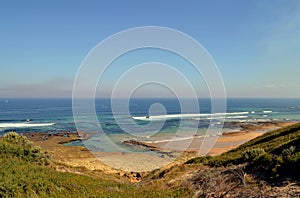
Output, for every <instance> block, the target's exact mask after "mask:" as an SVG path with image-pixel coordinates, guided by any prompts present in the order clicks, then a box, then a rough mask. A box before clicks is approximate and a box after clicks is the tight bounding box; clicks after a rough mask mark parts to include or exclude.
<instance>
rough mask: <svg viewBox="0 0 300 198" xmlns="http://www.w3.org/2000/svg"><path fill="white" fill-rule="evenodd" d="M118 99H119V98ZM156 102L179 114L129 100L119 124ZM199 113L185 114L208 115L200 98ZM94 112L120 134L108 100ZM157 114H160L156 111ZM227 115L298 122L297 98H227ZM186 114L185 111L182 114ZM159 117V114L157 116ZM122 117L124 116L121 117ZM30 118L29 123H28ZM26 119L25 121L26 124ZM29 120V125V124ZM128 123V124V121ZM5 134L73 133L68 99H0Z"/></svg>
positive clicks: (170, 124)
mask: <svg viewBox="0 0 300 198" xmlns="http://www.w3.org/2000/svg"><path fill="white" fill-rule="evenodd" d="M120 100H121V99H120ZM154 103H159V104H161V105H163V106H164V108H165V110H166V112H167V114H180V113H182V112H181V110H180V103H179V101H178V100H176V99H131V100H130V105H129V109H130V114H131V115H130V117H128V116H126V115H125V114H124V115H123V114H122V112H119V114H118V115H115V116H119V117H118V118H119V119H118V122H124V124H132V122H131V121H132V117H131V116H133V117H143V116H146V115H148V114H149V108H150V106H151V105H152V104H154ZM199 106H200V107H199V108H200V112H193V111H192V109H191V110H190V112H188V113H201V114H208V113H210V112H211V110H210V109H211V108H210V99H199ZM95 107H96V112H97V115H98V119H99V123H100V125H101V126H102V128H103V130H104V132H105V133H108V134H122V133H123V132H124V131H123V130H122V129H121V128H120V127H119V125H118V123H117V122H116V119H115V117H114V116H113V115H112V112H111V104H110V99H96V100H95ZM158 112H159V111H158ZM227 112H229V113H240V112H244V113H242V114H241V115H239V114H233V115H227V119H226V120H227V121H240V122H255V121H267V120H293V121H299V120H300V99H228V100H227ZM185 113H186V112H185ZM157 114H159V113H157ZM122 116H123V117H122ZM27 119H29V120H27ZM26 120H27V122H26ZM185 120H186V122H187V123H194V122H198V127H199V128H201V127H205V126H207V125H208V124H209V121H210V119H209V116H206V117H201V119H200V120H199V119H196V118H195V117H187V118H185ZM28 121H29V122H28ZM129 121H130V122H129ZM179 122H180V118H178V117H175V118H173V119H167V120H166V122H165V123H164V125H163V127H162V131H174V130H176V127H178V125H179ZM134 123H135V124H138V125H147V124H148V121H147V120H146V121H145V120H134ZM81 124H82V126H85V129H86V131H89V132H92V131H97V130H98V128H99V125H97V124H95V123H89V119H88V116H87V118H86V122H84V123H81ZM7 131H16V132H20V133H22V132H55V131H76V126H75V124H74V120H73V113H72V100H71V99H1V100H0V134H3V133H5V132H7Z"/></svg>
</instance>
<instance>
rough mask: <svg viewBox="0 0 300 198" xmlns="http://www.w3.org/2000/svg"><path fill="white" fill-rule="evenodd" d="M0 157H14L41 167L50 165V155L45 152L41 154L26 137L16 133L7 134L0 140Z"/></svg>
mask: <svg viewBox="0 0 300 198" xmlns="http://www.w3.org/2000/svg"><path fill="white" fill-rule="evenodd" d="M0 157H5V158H14V157H16V158H19V159H22V160H25V161H30V162H34V163H37V164H41V165H48V164H49V163H50V155H49V154H48V153H47V152H41V150H40V148H39V147H35V146H33V145H32V142H31V141H30V140H28V139H27V137H25V136H23V135H19V134H18V133H16V132H9V133H7V134H5V135H4V137H3V138H2V139H1V140H0Z"/></svg>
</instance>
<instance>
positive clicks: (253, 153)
mask: <svg viewBox="0 0 300 198" xmlns="http://www.w3.org/2000/svg"><path fill="white" fill-rule="evenodd" d="M265 153H266V152H265V150H264V149H261V148H254V149H248V150H245V151H244V152H242V156H241V158H242V160H244V161H245V162H252V160H254V159H255V158H257V157H259V156H260V155H262V154H265Z"/></svg>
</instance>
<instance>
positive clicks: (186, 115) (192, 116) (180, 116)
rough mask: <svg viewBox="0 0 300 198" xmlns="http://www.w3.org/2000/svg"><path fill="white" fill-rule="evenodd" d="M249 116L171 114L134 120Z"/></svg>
mask: <svg viewBox="0 0 300 198" xmlns="http://www.w3.org/2000/svg"><path fill="white" fill-rule="evenodd" d="M245 114H249V112H247V111H246V112H233V113H214V114H169V115H154V116H133V117H132V118H133V119H135V120H144V121H153V120H168V119H175V118H178V119H180V118H199V117H211V118H212V119H214V118H216V117H219V118H222V116H223V117H224V116H227V115H245Z"/></svg>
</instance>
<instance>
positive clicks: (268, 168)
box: [187, 123, 300, 179]
mask: <svg viewBox="0 0 300 198" xmlns="http://www.w3.org/2000/svg"><path fill="white" fill-rule="evenodd" d="M195 163H202V164H205V165H209V166H214V167H216V166H217V167H218V166H227V165H230V164H236V165H238V164H243V163H248V168H251V169H252V170H253V171H261V172H265V173H267V175H268V176H270V177H294V178H295V179H298V178H299V171H297V167H299V166H300V123H298V124H294V125H291V126H288V127H284V128H281V129H278V130H274V131H271V132H268V133H265V134H264V135H262V136H260V137H257V138H255V139H253V140H251V141H249V142H247V143H245V144H243V145H241V146H239V147H238V148H236V149H233V150H231V151H228V152H226V153H224V154H222V155H220V156H215V157H199V158H194V159H191V160H189V161H188V162H187V164H195Z"/></svg>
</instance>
